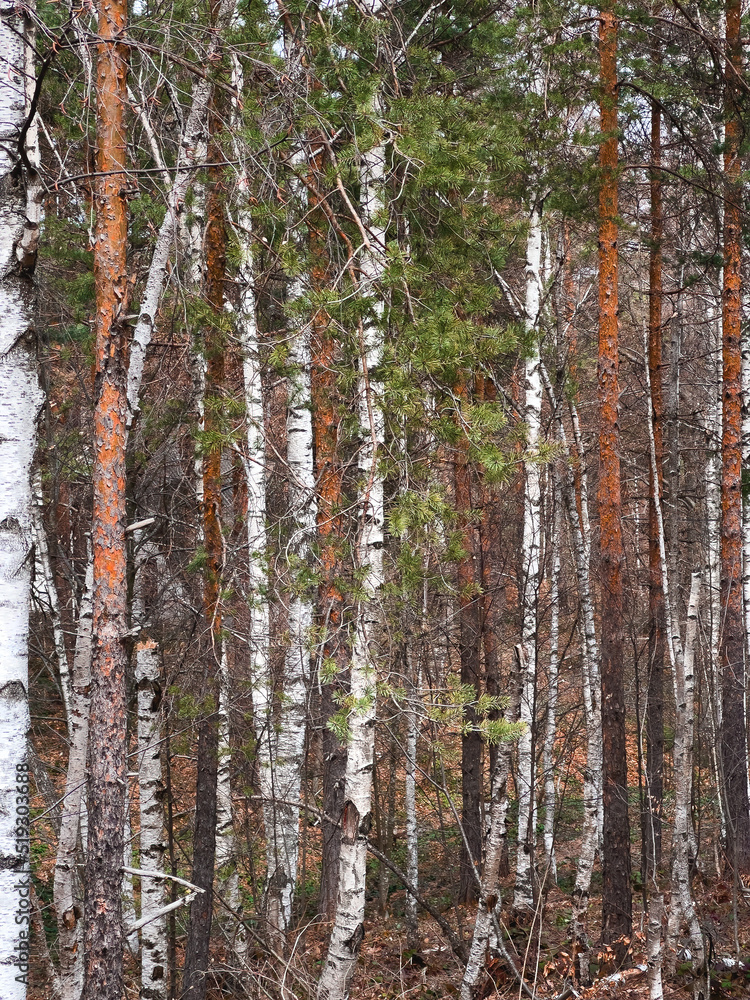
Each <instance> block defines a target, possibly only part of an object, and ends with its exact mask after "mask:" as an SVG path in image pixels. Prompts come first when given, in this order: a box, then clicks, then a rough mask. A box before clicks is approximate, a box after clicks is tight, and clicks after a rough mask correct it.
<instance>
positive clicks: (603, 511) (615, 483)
mask: <svg viewBox="0 0 750 1000" xmlns="http://www.w3.org/2000/svg"><path fill="white" fill-rule="evenodd" d="M599 54H600V59H601V104H600V109H601V131H602V135H603V138H602V144H601V147H600V153H599V165H600V168H601V188H600V192H599V367H598V374H599V490H598V504H599V530H600V542H599V545H600V549H599V551H600V565H601V585H602V599H601V600H602V619H601V620H602V644H601V645H602V665H601V678H602V729H603V737H604V740H603V750H604V753H603V757H604V848H603V887H602V937H603V940H604V942H605V943H608V944H613V943H617V942H621V941H622V939H623V938H624V937H629V935H630V933H631V930H632V910H631V898H630V833H629V825H628V797H627V765H626V749H625V685H624V678H623V633H622V622H623V562H624V551H623V542H622V523H621V515H622V499H621V487H620V428H619V422H618V413H619V381H618V374H619V373H618V336H619V331H618V320H617V239H618V224H617V194H618V182H617V167H618V147H617V141H618V140H617V20H616V18H615V15H614V14H613V12H612V10H611V8H606V9H604V10H602V12H601V14H600V20H599ZM626 949H627V945H624V947H623V945H622V944H621V943H620V944H619V945H618V946H617V947H616V948H615V952H616V953H617V954H618V957H622V956H623V955H624V953H625V951H626ZM620 952H621V953H622V954H619V953H620Z"/></svg>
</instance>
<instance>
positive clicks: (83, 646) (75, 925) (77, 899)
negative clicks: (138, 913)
mask: <svg viewBox="0 0 750 1000" xmlns="http://www.w3.org/2000/svg"><path fill="white" fill-rule="evenodd" d="M93 586H94V563H93V560H92V559H89V562H88V566H87V567H86V579H85V582H84V589H83V593H82V595H81V601H80V604H79V607H78V633H77V635H76V648H75V653H74V656H73V706H72V707H73V712H72V716H71V725H70V749H69V751H68V771H67V775H66V779H65V798H64V800H63V804H62V816H61V819H60V835H59V837H58V841H57V858H56V860H55V877H54V884H53V900H54V903H55V912H56V914H57V934H58V955H59V966H60V983H61V987H62V997H63V1000H78V998H79V997H80V995H81V990H82V989H83V940H82V936H83V921H82V920H81V917H82V916H83V895H82V888H83V887H82V885H81V884H80V880H79V878H78V874H77V864H78V835H79V829H80V834H81V841H82V842H83V843H84V844H85V842H86V832H85V830H84V823H83V822H82V819H83V815H82V814H83V810H84V808H85V801H84V798H85V797H84V789H85V786H86V757H87V750H88V735H89V691H90V686H91V645H92V643H91V639H92V627H93V620H92V619H93V602H92V595H93ZM85 826H86V829H88V824H85Z"/></svg>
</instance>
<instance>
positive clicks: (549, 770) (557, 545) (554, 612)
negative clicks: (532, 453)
mask: <svg viewBox="0 0 750 1000" xmlns="http://www.w3.org/2000/svg"><path fill="white" fill-rule="evenodd" d="M557 480H558V477H557V474H556V473H555V474H554V494H553V499H552V507H553V511H552V576H551V579H550V594H549V603H550V627H549V679H548V684H547V725H546V732H545V737H544V761H543V768H544V854H545V859H546V868H547V871H546V878H547V879H551V880H552V881H553V882H557V862H556V860H555V737H556V735H557V690H558V678H559V667H560V549H561V542H562V516H561V510H560V488H559V483H558V481H557Z"/></svg>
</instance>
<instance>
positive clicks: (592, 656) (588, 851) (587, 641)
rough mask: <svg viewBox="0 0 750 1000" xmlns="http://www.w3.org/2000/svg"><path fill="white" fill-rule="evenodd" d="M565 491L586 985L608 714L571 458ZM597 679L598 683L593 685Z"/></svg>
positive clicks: (579, 941)
mask: <svg viewBox="0 0 750 1000" xmlns="http://www.w3.org/2000/svg"><path fill="white" fill-rule="evenodd" d="M542 375H543V377H544V382H545V388H546V390H547V392H548V394H549V396H550V398H551V401H552V406H553V410H554V413H555V421H556V424H557V435H558V440H559V441H560V444H561V445H562V446H563V451H564V453H567V452H568V445H567V437H566V434H565V425H564V424H563V420H562V415H561V413H560V410H559V405H558V403H557V400H556V399H555V396H554V390H553V388H552V385H551V384H550V381H549V376H548V375H547V373H546V371H545V370H544V368H542ZM560 490H561V494H562V500H563V504H564V505H565V513H566V516H567V520H568V527H569V531H570V537H571V542H572V549H573V558H574V562H575V570H576V582H577V585H578V600H579V602H580V607H581V618H582V632H583V663H582V667H581V672H582V688H583V699H584V712H585V718H586V768H585V770H584V775H583V832H582V837H581V850H580V854H579V856H578V864H577V866H576V881H575V886H574V887H573V914H572V918H571V922H570V926H571V933H572V936H573V940H574V942H575V948H576V963H577V974H578V978H579V980H580V981H581V983H582V984H583V985H586V984H587V983H588V981H589V938H588V934H587V930H586V916H587V913H588V907H589V894H590V890H591V876H592V873H593V870H594V862H595V860H596V852H597V849H598V846H599V808H600V797H599V795H598V792H597V789H598V782H597V777H596V776H597V771H600V770H601V766H602V726H601V722H602V716H601V702H600V700H599V669H598V664H599V645H598V643H597V640H596V626H595V619H594V599H593V595H592V593H591V582H590V578H589V569H590V563H589V556H590V549H589V547H588V546H587V545H586V543H585V537H584V534H583V531H582V530H581V520H580V518H579V508H578V504H577V502H576V501H577V495H576V484H575V476H574V473H573V469H572V468H571V466H570V464H569V463H568V462H565V463H564V464H563V465H562V470H561V475H560ZM592 679H593V681H594V682H593V683H592Z"/></svg>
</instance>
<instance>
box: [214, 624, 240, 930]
mask: <svg viewBox="0 0 750 1000" xmlns="http://www.w3.org/2000/svg"><path fill="white" fill-rule="evenodd" d="M228 645H229V642H228V640H227V639H225V640H224V642H223V643H222V646H221V660H220V664H219V744H218V754H219V766H218V770H217V774H216V870H217V872H218V873H219V877H220V880H221V887H222V894H223V896H224V899H225V900H226V902H227V903H228V905H229V906H230V907H231V909H232V910H233V911H234V912H235V913H236V912H237V910H238V909H239V905H240V882H239V874H238V872H237V859H236V856H235V851H236V844H235V839H234V812H233V809H232V781H231V776H232V753H231V745H230V729H229V707H230V704H231V693H230V692H231V680H230V676H229V656H228V653H227V646H228Z"/></svg>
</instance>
